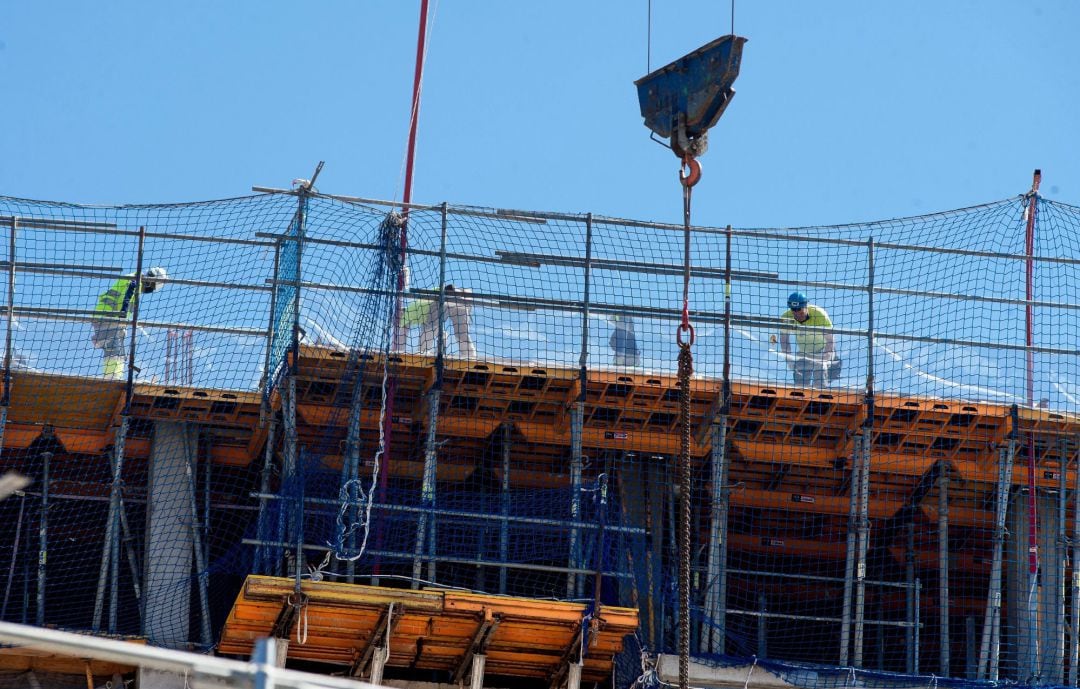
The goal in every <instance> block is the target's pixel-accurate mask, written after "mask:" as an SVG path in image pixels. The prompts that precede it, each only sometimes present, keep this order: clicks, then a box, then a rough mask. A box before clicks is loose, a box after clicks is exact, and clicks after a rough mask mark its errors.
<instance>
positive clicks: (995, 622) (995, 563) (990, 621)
mask: <svg viewBox="0 0 1080 689" xmlns="http://www.w3.org/2000/svg"><path fill="white" fill-rule="evenodd" d="M1016 416H1017V410H1016V406H1015V405H1014V406H1013V408H1012V418H1013V430H1012V432H1011V433H1010V434H1009V443H1008V447H1007V448H1002V449H1001V450H1000V451H999V453H998V481H997V499H996V500H995V501H994V503H995V506H994V550H993V559H992V560H991V564H990V584H989V586H988V589H987V594H986V614H985V616H984V617H983V629H982V640H981V642H980V644H979V667H978V672H977V673H976V674H977V677H976V678H977V679H992V680H996V679H997V670H998V660H999V651H1000V647H999V641H1000V637H999V636H998V635H999V632H1000V629H1001V627H1000V624H1001V568H1002V557H1003V554H1004V553H1003V550H1004V546H1005V518H1006V515H1007V513H1008V509H1009V489H1010V487H1011V486H1012V480H1011V479H1012V467H1013V459H1014V458H1015V456H1016V448H1017V441H1018V428H1017V426H1016Z"/></svg>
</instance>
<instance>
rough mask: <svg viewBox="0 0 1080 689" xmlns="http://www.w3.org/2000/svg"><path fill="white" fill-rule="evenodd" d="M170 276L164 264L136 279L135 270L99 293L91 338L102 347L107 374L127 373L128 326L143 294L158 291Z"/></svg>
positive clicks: (98, 347) (106, 375)
mask: <svg viewBox="0 0 1080 689" xmlns="http://www.w3.org/2000/svg"><path fill="white" fill-rule="evenodd" d="M168 279H169V275H168V273H167V272H166V271H165V269H164V268H161V267H154V268H151V269H150V270H148V271H146V273H145V274H144V275H143V276H142V279H136V277H135V273H129V274H127V275H125V276H124V277H122V278H120V279H119V280H117V281H116V282H114V283H113V284H112V285H111V286H110V287H109V289H107V290H105V291H104V292H102V293H101V296H100V297H98V300H97V306H96V307H94V319H93V320H92V321H90V328H91V334H90V341H91V342H92V343H93V345H94V347H96V348H97V349H100V350H101V354H102V372H103V373H104V374H105V377H106V378H113V379H120V378H123V377H124V374H125V370H124V359H125V358H126V357H127V342H126V340H127V329H128V324H129V323H130V322H131V318H132V314H133V312H134V310H135V302H136V301H137V300H138V298H139V295H140V294H150V293H151V292H156V291H157V290H158V289H159V288H160V287H161V285H162V283H163V282H164V281H165V280H168Z"/></svg>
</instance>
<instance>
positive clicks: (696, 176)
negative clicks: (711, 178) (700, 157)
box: [679, 154, 701, 188]
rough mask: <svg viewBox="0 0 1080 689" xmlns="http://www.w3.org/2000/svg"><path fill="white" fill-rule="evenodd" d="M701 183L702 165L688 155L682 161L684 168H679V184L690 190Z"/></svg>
mask: <svg viewBox="0 0 1080 689" xmlns="http://www.w3.org/2000/svg"><path fill="white" fill-rule="evenodd" d="M699 181H701V163H699V162H698V161H697V159H696V158H694V157H693V156H691V155H690V154H686V155H684V156H683V159H682V166H681V167H680V168H679V182H681V183H682V185H683V186H684V187H687V188H690V187H692V186H694V185H695V184H697V183H698V182H699Z"/></svg>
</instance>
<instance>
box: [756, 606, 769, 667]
mask: <svg viewBox="0 0 1080 689" xmlns="http://www.w3.org/2000/svg"><path fill="white" fill-rule="evenodd" d="M768 613H769V599H768V598H767V597H766V596H765V594H764V593H762V592H758V618H757V619H758V623H757V656H758V658H768V657H769V618H768V617H766V615H768Z"/></svg>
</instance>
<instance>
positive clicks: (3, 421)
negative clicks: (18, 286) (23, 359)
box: [0, 217, 19, 602]
mask: <svg viewBox="0 0 1080 689" xmlns="http://www.w3.org/2000/svg"><path fill="white" fill-rule="evenodd" d="M18 230H19V220H18V218H15V217H12V218H11V232H10V233H9V236H8V285H7V287H8V290H7V292H8V293H7V322H6V323H5V329H4V394H3V396H2V397H0V452H3V447H4V431H5V430H7V417H8V407H9V406H10V405H11V353H12V346H11V330H12V319H13V318H14V317H15V233H16V232H18ZM5 602H6V598H5Z"/></svg>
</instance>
